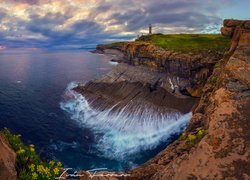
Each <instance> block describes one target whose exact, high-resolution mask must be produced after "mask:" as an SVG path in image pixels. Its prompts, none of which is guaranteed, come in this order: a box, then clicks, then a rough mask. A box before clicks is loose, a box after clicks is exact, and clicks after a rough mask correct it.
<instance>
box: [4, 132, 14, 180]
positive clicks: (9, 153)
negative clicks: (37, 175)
mask: <svg viewBox="0 0 250 180" xmlns="http://www.w3.org/2000/svg"><path fill="white" fill-rule="evenodd" d="M15 165H16V153H15V152H14V151H13V150H12V148H11V146H10V145H9V143H8V141H7V140H6V138H5V137H4V135H3V134H2V133H0V179H5V180H14V179H17V172H16V168H15Z"/></svg>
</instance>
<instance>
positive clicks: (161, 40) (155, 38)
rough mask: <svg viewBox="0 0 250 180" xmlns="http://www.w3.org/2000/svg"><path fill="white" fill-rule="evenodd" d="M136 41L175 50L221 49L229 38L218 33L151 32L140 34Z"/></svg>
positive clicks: (200, 50)
mask: <svg viewBox="0 0 250 180" xmlns="http://www.w3.org/2000/svg"><path fill="white" fill-rule="evenodd" d="M136 41H143V42H151V43H153V44H155V45H156V46H159V47H162V48H164V49H167V50H171V51H175V52H187V53H188V52H204V51H209V50H210V51H223V50H226V49H228V47H229V45H230V39H229V38H226V37H224V36H222V35H220V34H153V35H149V36H141V37H140V38H139V39H137V40H136Z"/></svg>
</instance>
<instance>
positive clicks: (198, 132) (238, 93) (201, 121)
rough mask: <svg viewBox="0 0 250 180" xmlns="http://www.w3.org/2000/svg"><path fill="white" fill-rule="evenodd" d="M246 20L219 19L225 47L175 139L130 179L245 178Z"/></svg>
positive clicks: (249, 32)
mask: <svg viewBox="0 0 250 180" xmlns="http://www.w3.org/2000/svg"><path fill="white" fill-rule="evenodd" d="M249 22H250V21H235V20H225V21H224V27H223V28H222V29H221V31H222V34H224V35H227V36H230V37H231V38H232V43H231V48H230V51H229V52H228V53H226V54H225V55H224V58H223V59H222V60H221V61H220V62H219V64H218V65H217V67H216V68H215V69H214V71H213V74H212V76H211V77H210V78H209V80H208V81H207V83H206V85H205V87H204V88H203V92H202V96H201V100H200V102H199V104H198V106H197V107H196V108H195V110H194V111H193V113H194V115H193V118H192V120H191V122H190V124H189V126H188V128H187V130H186V131H185V133H184V134H183V135H182V136H181V137H180V138H179V140H177V141H175V142H174V143H172V144H171V145H170V146H168V147H167V149H165V150H164V151H162V152H161V153H160V154H158V155H157V156H156V157H155V158H153V159H152V160H150V161H149V162H147V163H146V164H144V165H143V166H141V167H139V168H136V169H135V170H133V171H132V172H131V173H132V179H226V178H229V179H250V131H249V127H250V119H249V117H250V113H249V108H250V61H249V60H250V27H249Z"/></svg>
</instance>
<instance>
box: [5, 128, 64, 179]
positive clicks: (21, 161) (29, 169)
mask: <svg viewBox="0 0 250 180" xmlns="http://www.w3.org/2000/svg"><path fill="white" fill-rule="evenodd" d="M2 133H3V135H4V136H5V138H6V139H7V140H8V142H9V144H10V145H11V147H12V148H13V150H14V151H15V152H16V157H17V159H16V169H17V172H18V179H20V180H36V179H37V180H42V179H55V178H56V177H57V176H59V174H60V171H61V170H62V163H61V162H55V161H43V160H42V159H41V158H40V156H39V155H38V154H37V153H36V150H35V146H34V145H32V144H31V145H28V146H26V145H24V144H23V143H22V140H21V138H20V135H15V134H12V133H10V131H9V130H8V129H6V128H5V129H3V130H2Z"/></svg>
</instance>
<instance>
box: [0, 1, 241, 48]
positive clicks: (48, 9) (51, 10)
mask: <svg viewBox="0 0 250 180" xmlns="http://www.w3.org/2000/svg"><path fill="white" fill-rule="evenodd" d="M233 1H234V0H218V1H212V0H208V1H206V2H205V1H200V0H145V1H144V0H7V1H6V0H0V45H4V46H8V47H38V48H86V47H94V46H95V44H97V43H105V42H112V41H118V40H131V39H133V38H135V37H136V36H137V35H139V34H142V33H147V26H148V24H149V23H152V24H153V27H154V32H161V33H201V32H218V27H219V26H220V25H221V23H222V19H221V18H220V16H219V15H218V12H219V10H220V9H219V7H222V4H223V6H232V5H233V3H236V2H233Z"/></svg>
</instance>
